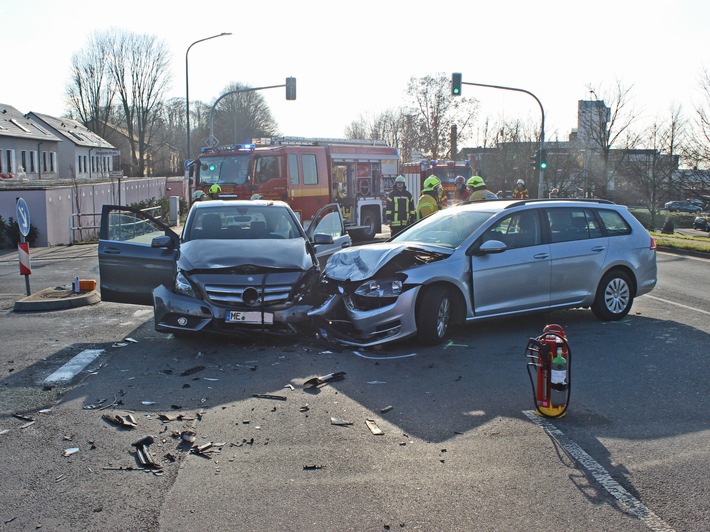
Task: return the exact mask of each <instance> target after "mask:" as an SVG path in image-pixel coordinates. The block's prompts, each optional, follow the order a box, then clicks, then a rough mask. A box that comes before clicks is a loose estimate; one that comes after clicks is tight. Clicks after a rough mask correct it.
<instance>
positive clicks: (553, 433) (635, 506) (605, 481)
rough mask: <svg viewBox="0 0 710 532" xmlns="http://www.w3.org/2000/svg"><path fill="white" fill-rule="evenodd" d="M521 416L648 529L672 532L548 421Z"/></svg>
mask: <svg viewBox="0 0 710 532" xmlns="http://www.w3.org/2000/svg"><path fill="white" fill-rule="evenodd" d="M523 414H525V415H526V416H527V417H528V419H530V421H532V422H533V423H535V424H536V425H538V426H540V427H542V428H543V429H544V431H545V432H547V434H549V435H550V437H552V438H554V440H555V441H556V442H557V443H558V444H559V445H560V446H561V447H562V448H563V449H564V450H565V451H567V453H568V454H569V455H570V456H571V457H572V458H573V459H574V460H576V462H577V463H578V464H579V465H580V466H582V467H583V468H584V469H586V470H587V471H589V472H590V473H591V474H592V476H593V477H594V479H595V480H596V481H597V482H599V484H601V485H602V486H603V487H604V489H606V490H607V491H608V492H609V493H610V494H611V496H612V497H614V498H615V499H616V500H617V501H619V503H620V504H621V506H622V507H624V508H625V509H626V510H627V511H628V512H629V513H631V514H633V515H635V516H636V517H638V518H639V519H640V520H641V521H643V522H644V523H645V524H646V526H648V528H650V529H651V530H653V531H654V532H674V529H673V528H671V527H670V526H668V525H667V524H666V523H665V522H664V521H663V520H662V519H661V518H660V517H658V516H657V515H656V514H654V513H653V512H652V511H651V510H650V509H649V508H648V507H647V506H646V505H644V504H643V503H642V502H641V501H640V500H638V499H637V498H636V497H634V496H633V495H631V494H630V493H629V492H628V491H626V490H625V489H624V488H623V487H622V486H621V485H620V484H619V483H618V482H617V481H616V480H614V479H613V478H611V475H610V474H609V473H608V472H607V470H606V469H604V468H603V467H602V466H601V465H600V464H599V462H597V461H596V460H594V458H592V457H591V456H589V455H588V454H587V453H586V452H585V451H584V450H583V449H582V448H581V447H580V446H579V445H577V444H576V443H574V442H573V441H572V440H571V439H569V438H568V437H567V435H566V434H565V433H564V432H562V431H561V430H560V429H558V428H557V427H556V426H555V425H553V424H552V423H551V422H550V421H548V420H547V419H544V418H542V417H540V416H538V415H537V414H536V413H535V411H534V410H524V411H523Z"/></svg>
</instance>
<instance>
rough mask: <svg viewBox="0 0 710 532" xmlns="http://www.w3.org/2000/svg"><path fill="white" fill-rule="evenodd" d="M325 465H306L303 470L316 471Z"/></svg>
mask: <svg viewBox="0 0 710 532" xmlns="http://www.w3.org/2000/svg"><path fill="white" fill-rule="evenodd" d="M324 467H325V466H322V465H304V466H303V470H304V471H315V470H317V469H323V468H324Z"/></svg>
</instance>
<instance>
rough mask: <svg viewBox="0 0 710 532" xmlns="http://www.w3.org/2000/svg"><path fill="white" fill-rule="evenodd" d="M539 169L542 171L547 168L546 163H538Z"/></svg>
mask: <svg viewBox="0 0 710 532" xmlns="http://www.w3.org/2000/svg"><path fill="white" fill-rule="evenodd" d="M540 168H542V169H543V170H544V169H545V168H547V163H546V162H545V161H542V162H541V163H540Z"/></svg>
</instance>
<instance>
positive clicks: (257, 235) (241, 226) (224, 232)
mask: <svg viewBox="0 0 710 532" xmlns="http://www.w3.org/2000/svg"><path fill="white" fill-rule="evenodd" d="M193 214H194V215H193V216H191V218H190V220H189V221H188V224H187V227H186V228H185V233H184V234H185V237H184V240H185V241H190V240H205V239H227V240H243V239H250V240H273V239H284V238H285V239H288V238H303V236H302V235H301V232H300V231H299V228H298V225H297V222H296V220H295V219H294V218H293V216H291V214H290V212H289V211H288V210H287V209H284V208H280V207H278V206H275V205H258V204H254V205H229V204H227V205H216V206H215V207H209V208H203V209H199V210H196V211H195V212H194V213H193Z"/></svg>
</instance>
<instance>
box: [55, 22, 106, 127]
mask: <svg viewBox="0 0 710 532" xmlns="http://www.w3.org/2000/svg"><path fill="white" fill-rule="evenodd" d="M107 44H108V43H107V39H106V37H105V35H101V34H97V33H94V34H93V35H92V36H91V37H90V38H89V43H88V45H87V46H86V48H84V49H83V50H82V51H81V52H78V53H75V54H74V55H73V56H72V60H71V62H72V65H71V78H70V80H69V82H68V83H67V87H66V95H67V100H68V104H69V115H70V116H71V117H72V118H74V119H76V120H78V121H79V122H81V123H82V124H83V125H84V126H86V127H87V128H89V129H90V130H91V131H93V132H94V133H96V134H97V135H99V136H100V137H105V136H106V126H107V124H108V122H109V119H110V117H111V104H112V102H113V98H114V95H115V85H114V83H113V79H112V78H111V76H110V75H109V73H108V71H107V69H106V64H107V59H108V49H107Z"/></svg>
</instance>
